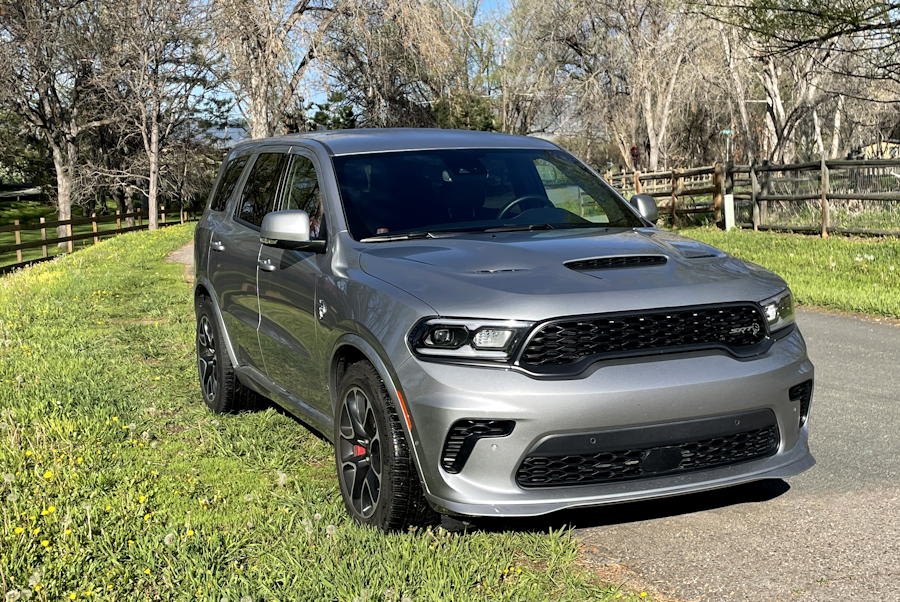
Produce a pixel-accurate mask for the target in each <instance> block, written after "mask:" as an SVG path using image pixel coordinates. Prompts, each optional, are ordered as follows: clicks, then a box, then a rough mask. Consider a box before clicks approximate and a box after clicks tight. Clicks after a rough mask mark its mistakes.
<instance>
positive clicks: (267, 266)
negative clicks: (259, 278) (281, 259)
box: [256, 259, 278, 272]
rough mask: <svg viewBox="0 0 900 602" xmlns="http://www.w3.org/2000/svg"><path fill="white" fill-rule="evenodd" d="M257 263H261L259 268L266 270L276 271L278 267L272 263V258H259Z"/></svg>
mask: <svg viewBox="0 0 900 602" xmlns="http://www.w3.org/2000/svg"><path fill="white" fill-rule="evenodd" d="M256 263H257V265H259V269H261V270H263V271H264V272H274V271H275V270H277V269H278V268H277V267H276V266H275V264H274V263H272V260H271V259H259V260H257V261H256Z"/></svg>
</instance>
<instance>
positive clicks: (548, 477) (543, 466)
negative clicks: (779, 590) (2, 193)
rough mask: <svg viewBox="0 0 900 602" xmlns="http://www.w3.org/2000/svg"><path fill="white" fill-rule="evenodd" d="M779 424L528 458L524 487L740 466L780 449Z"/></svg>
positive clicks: (521, 473) (520, 477) (520, 474)
mask: <svg viewBox="0 0 900 602" xmlns="http://www.w3.org/2000/svg"><path fill="white" fill-rule="evenodd" d="M778 442H779V437H778V428H777V427H776V426H775V425H770V426H766V427H763V428H758V429H754V430H750V431H745V432H741V433H735V434H731V435H725V436H721V437H710V438H706V439H702V440H698V441H689V442H685V443H675V444H672V445H665V446H655V447H638V448H634V449H622V450H617V451H602V452H599V453H595V454H583V455H559V456H528V457H527V458H525V460H523V461H522V464H521V465H520V466H519V470H518V471H517V472H516V482H517V483H518V484H519V486H520V487H556V486H563V485H596V484H600V483H610V482H613V481H625V480H630V479H640V478H644V477H653V476H661V475H667V474H675V473H682V472H689V471H693V470H702V469H704V468H712V467H714V466H725V465H727V464H736V463H738V462H745V461H748V460H753V459H756V458H763V457H766V456H770V455H772V454H774V453H775V452H776V451H777V450H778Z"/></svg>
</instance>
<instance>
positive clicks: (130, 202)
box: [125, 185, 134, 228]
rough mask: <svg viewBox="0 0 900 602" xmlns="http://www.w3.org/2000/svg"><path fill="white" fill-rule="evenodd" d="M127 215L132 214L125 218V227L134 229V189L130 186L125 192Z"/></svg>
mask: <svg viewBox="0 0 900 602" xmlns="http://www.w3.org/2000/svg"><path fill="white" fill-rule="evenodd" d="M125 213H128V214H131V217H128V218H125V225H126V226H128V227H129V228H134V187H133V186H130V185H129V186H128V187H127V188H126V190H125Z"/></svg>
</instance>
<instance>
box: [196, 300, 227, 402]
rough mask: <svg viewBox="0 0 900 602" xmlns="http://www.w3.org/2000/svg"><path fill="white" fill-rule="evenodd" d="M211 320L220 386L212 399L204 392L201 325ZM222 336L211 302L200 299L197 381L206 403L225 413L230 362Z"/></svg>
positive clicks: (198, 305) (198, 311)
mask: <svg viewBox="0 0 900 602" xmlns="http://www.w3.org/2000/svg"><path fill="white" fill-rule="evenodd" d="M204 317H205V318H206V319H207V320H209V327H210V329H211V330H212V333H213V337H214V339H215V346H216V379H217V380H218V383H219V386H218V388H217V389H216V394H215V396H214V397H213V398H212V399H210V398H209V397H208V396H207V395H206V392H205V391H204V390H203V383H202V378H203V377H202V375H201V374H200V357H199V356H200V324H201V322H202V321H203V318H204ZM222 343H223V341H222V335H221V332H220V331H219V325H218V323H217V322H216V317H215V315H214V313H213V311H212V308H211V307H210V302H209V300H208V299H206V298H202V299H200V301H199V302H198V304H197V325H196V332H195V335H194V346H195V353H196V354H197V357H196V360H197V379H198V383H199V385H200V395H201V396H202V397H203V401H204V403H206V405H207V406H209V408H210V409H211V410H213V411H214V412H223V411H224V405H225V402H224V395H225V391H224V389H225V362H227V361H228V358H227V356H226V355H225V354H224V353H223V351H224V350H223V349H222Z"/></svg>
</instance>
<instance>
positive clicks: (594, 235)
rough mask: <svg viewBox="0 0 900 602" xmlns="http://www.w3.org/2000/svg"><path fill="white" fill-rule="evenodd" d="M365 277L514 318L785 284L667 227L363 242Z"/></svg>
mask: <svg viewBox="0 0 900 602" xmlns="http://www.w3.org/2000/svg"><path fill="white" fill-rule="evenodd" d="M641 255H656V256H665V258H666V261H665V263H662V264H659V265H647V266H634V267H615V268H607V269H572V268H571V267H568V266H567V265H566V264H567V263H570V262H573V261H578V260H584V259H591V258H598V257H613V256H616V257H622V256H641ZM360 264H361V267H362V269H363V270H365V272H366V273H368V274H369V275H371V276H373V277H375V278H378V279H380V280H383V281H385V282H388V283H390V284H392V285H394V286H396V287H398V288H400V289H403V290H404V291H407V292H408V293H410V294H412V295H415V296H416V297H418V298H419V299H421V300H423V301H425V302H426V303H428V304H429V305H431V306H432V307H433V308H434V309H435V310H436V311H437V312H438V314H439V315H442V316H459V317H475V318H502V319H515V320H543V319H548V318H552V317H557V316H567V315H579V314H591V313H601V312H611V311H627V310H640V309H651V308H659V307H678V306H686V305H703V304H709V303H722V302H730V301H760V300H762V299H765V298H766V297H769V296H771V295H774V294H777V293H778V292H780V291H781V290H783V289H784V287H785V286H786V285H785V283H784V281H783V280H782V279H781V278H779V277H778V276H776V275H775V274H773V273H771V272H769V271H767V270H764V269H763V268H761V267H759V266H757V265H754V264H751V263H747V262H744V261H741V260H739V259H736V258H734V257H732V256H730V255H728V254H726V253H724V252H722V251H719V250H718V249H715V248H713V247H710V246H709V245H705V244H703V243H700V242H697V241H695V240H691V239H689V238H684V237H682V236H678V235H675V234H672V233H669V232H665V231H661V230H656V229H651V228H646V229H634V230H624V231H623V230H603V231H600V232H599V233H598V232H597V231H596V230H591V231H590V232H587V231H585V230H577V231H559V230H557V231H552V230H550V231H534V232H502V233H501V232H498V233H490V234H489V233H473V234H460V235H453V236H450V237H447V238H434V239H423V240H407V241H395V242H384V243H371V244H368V245H366V247H365V249H364V250H363V252H362V254H361V256H360Z"/></svg>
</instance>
